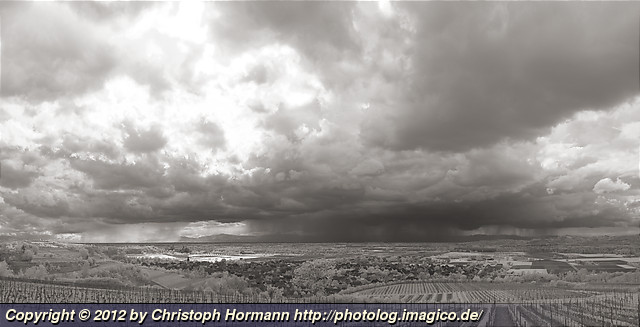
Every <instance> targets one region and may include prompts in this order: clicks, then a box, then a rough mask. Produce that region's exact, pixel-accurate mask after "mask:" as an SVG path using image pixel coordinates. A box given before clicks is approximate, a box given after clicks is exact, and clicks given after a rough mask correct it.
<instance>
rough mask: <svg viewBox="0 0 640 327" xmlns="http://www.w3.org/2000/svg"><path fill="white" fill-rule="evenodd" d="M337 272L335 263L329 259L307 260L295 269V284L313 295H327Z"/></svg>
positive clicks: (293, 281)
mask: <svg viewBox="0 0 640 327" xmlns="http://www.w3.org/2000/svg"><path fill="white" fill-rule="evenodd" d="M335 274H336V269H335V266H334V263H333V262H331V261H330V260H327V259H319V260H312V261H307V262H305V263H303V264H301V265H300V266H299V267H298V268H296V269H295V270H294V271H293V280H292V281H291V282H292V283H293V285H295V286H296V287H298V288H299V289H300V290H302V291H305V292H309V293H311V294H313V295H326V291H327V289H330V288H331V282H332V280H333V277H334V276H335Z"/></svg>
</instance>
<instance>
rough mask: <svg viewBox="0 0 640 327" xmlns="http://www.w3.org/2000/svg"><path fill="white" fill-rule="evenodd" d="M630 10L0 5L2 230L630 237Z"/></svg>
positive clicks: (111, 235)
mask: <svg viewBox="0 0 640 327" xmlns="http://www.w3.org/2000/svg"><path fill="white" fill-rule="evenodd" d="M639 7H640V4H638V3H630V2H617V3H603V2H588V3H585V2H580V3H578V2H557V3H549V2H482V3H475V2H474V3H471V2H388V1H380V2H289V3H284V2H223V3H217V2H216V3H213V2H206V3H201V2H180V3H175V2H159V3H149V2H115V3H111V2H64V3H40V2H39V3H31V2H29V3H13V2H4V3H2V4H0V10H1V11H0V19H1V37H0V46H1V50H0V53H1V65H0V71H1V85H0V96H1V98H0V100H1V102H0V163H1V174H0V237H5V238H16V239H28V238H29V239H31V238H40V239H51V240H60V241H74V242H158V241H167V242H173V241H179V240H181V239H183V240H184V239H185V238H198V237H207V236H212V235H218V234H229V235H236V236H244V237H253V238H254V239H263V240H272V241H273V240H276V241H277V240H282V241H291V240H295V241H326V242H333V241H340V242H342V241H353V242H358V241H446V240H453V239H457V238H459V237H463V236H468V235H475V234H483V235H516V236H531V237H533V236H543V235H605V234H606V235H620V234H629V233H633V234H637V233H638V232H639V229H638V226H640V191H639V186H640V153H639V151H640V97H638V95H639V92H638V91H639V90H640V87H639V85H638V83H639V73H638V72H639V67H638V62H639V58H640V54H639V47H640V43H639V37H640V36H639V31H640V27H639V20H638V12H639V9H640V8H639Z"/></svg>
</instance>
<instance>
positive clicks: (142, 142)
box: [124, 124, 167, 153]
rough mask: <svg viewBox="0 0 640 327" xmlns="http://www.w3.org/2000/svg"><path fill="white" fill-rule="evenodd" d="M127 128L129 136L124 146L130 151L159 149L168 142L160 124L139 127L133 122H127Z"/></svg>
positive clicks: (143, 151) (138, 151)
mask: <svg viewBox="0 0 640 327" xmlns="http://www.w3.org/2000/svg"><path fill="white" fill-rule="evenodd" d="M125 130H126V133H127V136H126V137H125V139H124V147H125V148H126V149H127V150H129V151H132V152H136V153H149V152H154V151H158V150H160V149H162V148H163V147H164V146H165V145H166V144H167V139H166V138H165V137H164V134H163V132H162V130H161V129H160V127H158V126H152V127H150V128H148V129H139V128H135V127H134V126H133V125H132V124H125Z"/></svg>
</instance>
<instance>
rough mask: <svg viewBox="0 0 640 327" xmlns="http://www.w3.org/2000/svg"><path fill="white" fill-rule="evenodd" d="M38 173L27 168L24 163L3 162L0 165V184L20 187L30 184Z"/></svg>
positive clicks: (14, 187)
mask: <svg viewBox="0 0 640 327" xmlns="http://www.w3.org/2000/svg"><path fill="white" fill-rule="evenodd" d="M39 175H40V174H39V173H38V172H37V171H34V170H33V169H28V168H27V167H25V165H15V164H13V163H9V162H3V163H2V164H1V166H0V186H4V187H8V188H10V189H14V190H15V189H20V188H23V187H27V186H29V185H31V183H33V181H34V180H35V179H36V178H37V177H38V176H39Z"/></svg>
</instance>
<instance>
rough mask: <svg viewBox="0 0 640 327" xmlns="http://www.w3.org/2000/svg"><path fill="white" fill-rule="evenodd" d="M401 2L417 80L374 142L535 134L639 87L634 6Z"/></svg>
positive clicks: (437, 143) (437, 145) (478, 141)
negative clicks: (409, 22)
mask: <svg viewBox="0 0 640 327" xmlns="http://www.w3.org/2000/svg"><path fill="white" fill-rule="evenodd" d="M399 6H400V7H402V8H403V9H404V10H405V11H406V12H407V13H408V14H409V15H411V16H412V17H413V19H414V20H415V22H416V24H417V26H416V34H415V39H414V47H413V50H412V51H413V55H412V57H411V60H412V65H413V70H412V71H411V72H410V76H406V78H410V79H411V82H410V83H411V87H410V90H408V91H407V93H405V94H404V95H403V99H402V100H400V102H399V103H398V106H399V107H398V108H391V109H389V110H392V112H390V113H388V116H389V117H390V119H391V121H389V122H386V123H384V122H382V121H379V122H377V124H376V123H373V124H371V125H370V126H371V128H370V129H368V130H367V137H368V138H369V139H370V140H372V141H373V142H374V143H376V144H380V145H384V146H391V147H394V148H402V149H411V148H427V149H434V150H446V151H461V150H466V149H469V148H473V147H478V146H487V145H490V144H492V143H494V142H497V141H500V140H503V139H505V138H515V139H530V138H532V137H534V136H538V135H540V134H541V133H543V132H544V131H545V130H546V128H548V127H549V126H551V125H553V124H555V123H557V122H558V121H559V120H561V119H564V118H567V117H569V116H570V115H571V114H572V113H574V112H576V111H579V110H584V109H604V108H608V107H610V106H613V105H616V104H619V103H622V102H623V101H625V100H627V99H629V98H630V97H631V96H633V95H636V94H637V92H638V78H637V75H638V60H637V58H638V56H639V53H638V47H637V39H638V35H637V34H638V29H637V12H638V9H639V7H638V4H635V3H580V4H577V3H553V4H551V3H457V2H453V3H451V2H432V3H403V4H399ZM611 17H616V19H615V20H612V19H611ZM376 127H381V128H384V129H390V130H391V131H392V133H391V137H390V138H386V137H385V135H386V134H381V133H379V132H378V130H377V129H372V128H376Z"/></svg>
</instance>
